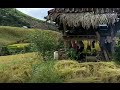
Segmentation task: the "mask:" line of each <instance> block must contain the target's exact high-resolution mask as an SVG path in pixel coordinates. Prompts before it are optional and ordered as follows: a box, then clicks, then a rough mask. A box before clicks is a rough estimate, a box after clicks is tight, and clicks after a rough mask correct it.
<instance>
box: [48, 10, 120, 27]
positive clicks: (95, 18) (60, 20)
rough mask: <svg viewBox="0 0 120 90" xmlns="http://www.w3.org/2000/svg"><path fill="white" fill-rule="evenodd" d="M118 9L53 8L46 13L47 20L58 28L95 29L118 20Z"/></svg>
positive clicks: (119, 11)
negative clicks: (64, 25) (54, 23)
mask: <svg viewBox="0 0 120 90" xmlns="http://www.w3.org/2000/svg"><path fill="white" fill-rule="evenodd" d="M119 13H120V8H55V9H52V10H50V11H48V16H47V17H46V18H47V20H50V21H53V22H56V24H58V26H59V27H61V26H62V25H63V24H66V26H67V27H83V28H85V29H89V28H90V27H91V26H92V27H93V28H97V26H98V25H99V24H107V25H109V24H114V23H115V22H117V20H118V14H119Z"/></svg>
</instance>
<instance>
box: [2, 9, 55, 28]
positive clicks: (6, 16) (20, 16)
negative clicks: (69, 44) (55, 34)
mask: <svg viewBox="0 0 120 90" xmlns="http://www.w3.org/2000/svg"><path fill="white" fill-rule="evenodd" d="M0 26H15V27H22V26H27V27H33V28H39V29H46V30H48V29H49V30H56V29H57V28H56V27H55V26H54V25H52V24H50V23H45V22H44V21H42V20H39V19H36V18H33V17H31V16H28V15H26V14H24V13H22V12H20V11H18V10H17V9H15V8H0Z"/></svg>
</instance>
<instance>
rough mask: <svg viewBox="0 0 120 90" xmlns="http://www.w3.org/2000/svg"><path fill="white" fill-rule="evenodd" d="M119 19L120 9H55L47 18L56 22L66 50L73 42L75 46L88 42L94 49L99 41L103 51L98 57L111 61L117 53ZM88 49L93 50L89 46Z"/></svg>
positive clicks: (49, 12)
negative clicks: (115, 48) (116, 42)
mask: <svg viewBox="0 0 120 90" xmlns="http://www.w3.org/2000/svg"><path fill="white" fill-rule="evenodd" d="M119 17H120V8H54V9H52V10H50V11H48V16H46V17H45V18H46V19H47V21H49V20H50V21H52V22H55V24H56V26H57V27H58V29H59V30H60V31H61V33H62V35H63V39H64V46H65V49H66V48H67V44H68V43H70V42H71V41H74V44H75V41H77V42H76V43H78V42H82V41H83V40H87V41H90V45H92V47H93V48H94V47H95V46H94V43H95V42H97V41H99V46H100V49H101V51H100V53H99V55H98V56H99V58H100V57H101V58H100V59H101V60H106V61H109V60H112V55H113V53H114V52H115V50H114V47H115V39H114V38H115V37H116V33H117V31H118V30H119V29H120V21H119ZM72 44H73V43H72ZM73 46H74V45H73ZM73 46H72V47H73ZM78 47H79V46H78ZM75 48H76V49H77V47H75ZM82 48H84V45H83V46H82ZM79 49H80V48H79ZM88 49H89V50H91V49H90V47H89V44H88ZM80 52H81V51H80Z"/></svg>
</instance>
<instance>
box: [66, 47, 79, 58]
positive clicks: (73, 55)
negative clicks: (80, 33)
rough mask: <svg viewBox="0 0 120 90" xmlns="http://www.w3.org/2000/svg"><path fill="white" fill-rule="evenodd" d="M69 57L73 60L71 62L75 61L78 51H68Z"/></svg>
mask: <svg viewBox="0 0 120 90" xmlns="http://www.w3.org/2000/svg"><path fill="white" fill-rule="evenodd" d="M66 53H67V56H68V57H69V58H70V59H71V60H75V59H76V58H77V57H76V56H77V54H76V51H75V50H74V49H73V48H71V49H67V52H66Z"/></svg>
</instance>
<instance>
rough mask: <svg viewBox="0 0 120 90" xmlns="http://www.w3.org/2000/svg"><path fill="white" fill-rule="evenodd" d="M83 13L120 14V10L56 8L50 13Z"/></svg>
mask: <svg viewBox="0 0 120 90" xmlns="http://www.w3.org/2000/svg"><path fill="white" fill-rule="evenodd" d="M83 12H94V13H99V14H100V13H113V12H117V13H120V8H54V9H51V10H49V11H48V14H50V13H83Z"/></svg>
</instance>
